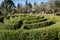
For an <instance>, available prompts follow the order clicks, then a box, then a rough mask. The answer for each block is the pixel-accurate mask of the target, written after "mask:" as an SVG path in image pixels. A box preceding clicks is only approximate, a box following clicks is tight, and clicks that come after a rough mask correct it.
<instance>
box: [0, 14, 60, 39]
mask: <svg viewBox="0 0 60 40" xmlns="http://www.w3.org/2000/svg"><path fill="white" fill-rule="evenodd" d="M32 15H33V14H32ZM36 15H37V14H36ZM28 16H29V15H28V14H26V15H25V14H24V16H22V15H19V16H17V15H16V16H15V17H14V15H12V16H10V18H9V17H8V18H7V19H6V18H5V19H4V24H0V28H1V27H2V26H3V27H2V28H1V29H2V30H0V40H60V19H59V16H58V17H56V16H54V15H53V16H51V15H44V17H42V18H41V20H42V19H43V20H44V18H45V17H46V18H47V20H45V21H42V22H38V23H34V22H33V21H34V20H33V19H31V20H33V21H32V22H33V24H32V23H31V24H25V23H24V21H25V19H28V18H29V17H28ZM38 16H39V14H38ZM30 17H31V15H30ZM32 17H33V18H34V17H36V16H35V14H34V16H32ZM32 17H31V18H32ZM39 19H40V17H39ZM48 19H49V20H48ZM51 19H52V20H51ZM7 21H8V22H7ZM13 21H14V22H13ZM29 21H30V20H29ZM26 22H28V21H26ZM35 22H36V19H35ZM55 22H56V23H55ZM6 24H7V25H6ZM8 24H9V25H13V26H10V27H11V28H12V29H13V30H11V29H10V27H9V26H8ZM52 24H53V25H52ZM1 25H2V26H1ZM4 26H6V27H4ZM24 26H25V28H28V29H30V30H26V29H25V28H24ZM46 26H47V27H46ZM15 27H16V28H15ZM37 27H38V28H37ZM39 27H42V28H39ZM5 28H7V29H5ZM34 28H35V29H34ZM9 29H10V30H9ZM14 29H18V30H14Z"/></svg>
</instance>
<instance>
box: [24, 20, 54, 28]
mask: <svg viewBox="0 0 60 40" xmlns="http://www.w3.org/2000/svg"><path fill="white" fill-rule="evenodd" d="M51 24H54V22H53V21H52V20H48V21H44V22H39V23H33V24H24V29H33V28H41V27H45V26H49V25H51Z"/></svg>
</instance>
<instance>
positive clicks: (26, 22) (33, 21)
mask: <svg viewBox="0 0 60 40" xmlns="http://www.w3.org/2000/svg"><path fill="white" fill-rule="evenodd" d="M43 21H47V19H46V18H42V19H37V20H30V21H27V20H25V21H24V23H25V24H32V23H38V22H43Z"/></svg>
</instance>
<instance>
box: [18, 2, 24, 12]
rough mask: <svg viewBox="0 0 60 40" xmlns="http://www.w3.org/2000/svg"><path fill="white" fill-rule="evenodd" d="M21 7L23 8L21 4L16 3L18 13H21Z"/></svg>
mask: <svg viewBox="0 0 60 40" xmlns="http://www.w3.org/2000/svg"><path fill="white" fill-rule="evenodd" d="M22 6H23V4H21V3H18V5H17V10H18V13H22V9H23V8H22Z"/></svg>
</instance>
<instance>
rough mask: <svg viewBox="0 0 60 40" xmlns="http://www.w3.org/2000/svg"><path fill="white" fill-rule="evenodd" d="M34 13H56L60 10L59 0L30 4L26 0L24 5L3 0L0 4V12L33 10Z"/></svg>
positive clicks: (28, 11)
mask: <svg viewBox="0 0 60 40" xmlns="http://www.w3.org/2000/svg"><path fill="white" fill-rule="evenodd" d="M32 9H33V10H34V12H35V13H42V12H44V13H56V12H58V11H59V12H60V0H49V1H48V2H46V3H45V2H41V3H40V4H37V2H34V5H32V4H31V3H30V2H28V0H26V2H25V5H23V4H22V3H18V4H17V6H15V4H14V2H13V1H12V0H4V1H3V2H2V3H1V5H0V12H2V14H9V13H10V14H13V13H30V12H32V11H33V10H32Z"/></svg>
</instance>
